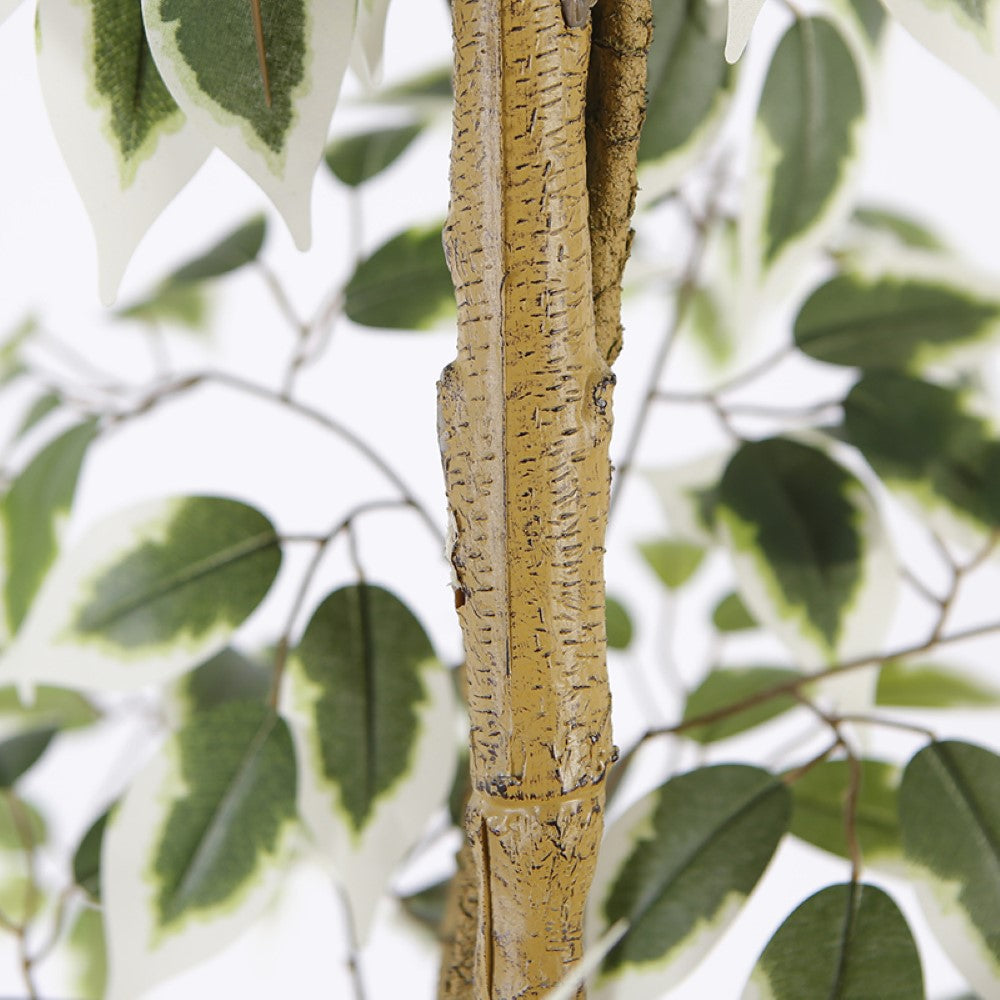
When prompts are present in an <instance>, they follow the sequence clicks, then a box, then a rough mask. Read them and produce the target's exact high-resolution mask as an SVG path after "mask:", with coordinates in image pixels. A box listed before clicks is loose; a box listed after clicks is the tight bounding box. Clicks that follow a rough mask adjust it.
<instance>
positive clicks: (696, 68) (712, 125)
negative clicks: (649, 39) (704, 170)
mask: <svg viewBox="0 0 1000 1000" xmlns="http://www.w3.org/2000/svg"><path fill="white" fill-rule="evenodd" d="M653 23H654V28H655V30H654V31H653V43H652V45H651V46H650V49H649V57H648V64H647V76H646V90H647V94H648V103H647V105H646V121H645V124H644V125H643V129H642V141H641V142H640V145H639V164H640V167H645V168H649V167H652V166H655V167H656V170H655V179H654V180H652V181H650V179H649V177H648V174H649V171H648V169H647V170H646V174H645V176H644V179H643V181H642V183H643V188H644V189H645V188H647V186H649V185H650V183H652V186H653V188H654V189H655V190H656V191H657V192H662V191H665V190H669V189H671V188H672V187H674V186H675V185H676V183H677V182H678V181H679V180H680V179H681V178H682V177H683V176H684V172H685V171H686V170H687V168H688V167H689V166H690V165H691V164H692V163H693V162H695V161H696V160H697V158H698V157H699V156H701V155H702V153H703V151H704V148H705V146H706V144H707V143H708V142H710V141H711V140H712V139H713V138H714V137H715V135H716V133H717V132H718V130H719V128H720V126H721V125H722V121H723V118H724V116H725V113H726V111H727V110H728V108H729V104H730V101H731V99H732V95H733V90H734V86H735V77H736V74H735V72H734V71H733V69H732V68H731V67H730V66H729V65H728V64H727V63H726V60H725V58H724V56H723V46H724V42H725V34H726V17H725V11H724V10H722V9H721V8H720V7H719V6H718V5H715V4H711V3H709V2H707V0H684V2H682V3H676V2H673V0H655V2H654V3H653Z"/></svg>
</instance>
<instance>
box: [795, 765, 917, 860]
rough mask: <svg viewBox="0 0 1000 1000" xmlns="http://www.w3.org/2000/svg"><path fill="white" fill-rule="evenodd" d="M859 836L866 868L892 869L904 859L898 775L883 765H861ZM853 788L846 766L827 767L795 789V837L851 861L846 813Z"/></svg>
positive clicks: (801, 780) (805, 776) (813, 771)
mask: <svg viewBox="0 0 1000 1000" xmlns="http://www.w3.org/2000/svg"><path fill="white" fill-rule="evenodd" d="M859 763H860V766H861V785H860V792H859V794H858V799H857V805H856V812H855V827H854V828H855V832H856V834H857V837H858V843H859V844H860V846H861V853H862V856H863V857H864V861H865V863H866V864H873V863H875V864H877V863H879V862H890V863H894V862H896V861H898V860H899V859H901V857H902V847H901V845H900V840H899V820H898V818H897V808H898V807H897V792H898V788H899V777H900V769H899V768H898V767H896V766H895V765H894V764H889V763H886V762H884V761H880V760H862V761H860V762H859ZM850 783H851V766H850V763H849V762H848V761H846V760H828V761H823V762H822V763H821V764H817V765H816V766H815V767H813V768H811V769H810V770H809V771H807V772H806V773H805V774H803V775H802V776H801V777H799V778H797V779H796V780H795V783H794V784H793V785H792V797H793V801H794V808H793V810H792V827H791V832H792V833H793V834H795V836H796V837H800V838H801V839H802V840H805V841H807V842H808V843H810V844H814V845H815V846H816V847H819V848H821V849H822V850H824V851H829V852H830V853H831V854H836V855H838V856H839V857H842V858H848V859H850V851H849V850H848V847H847V835H846V833H845V829H844V810H845V805H846V802H847V795H848V791H849V788H850Z"/></svg>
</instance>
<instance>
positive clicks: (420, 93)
mask: <svg viewBox="0 0 1000 1000" xmlns="http://www.w3.org/2000/svg"><path fill="white" fill-rule="evenodd" d="M451 99H452V91H451V66H450V65H444V66H438V67H436V68H434V69H431V70H427V71H426V72H423V73H419V74H418V75H416V76H413V77H410V78H409V79H408V80H404V81H403V82H402V83H397V84H394V85H393V86H391V87H386V88H385V89H384V90H380V91H379V92H378V93H377V94H376V95H375V96H374V98H373V100H375V101H377V102H379V103H383V104H394V103H402V104H413V103H415V102H418V101H425V100H435V101H448V102H450V101H451Z"/></svg>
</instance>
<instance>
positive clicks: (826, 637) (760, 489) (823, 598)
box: [719, 438, 864, 650]
mask: <svg viewBox="0 0 1000 1000" xmlns="http://www.w3.org/2000/svg"><path fill="white" fill-rule="evenodd" d="M861 494H863V489H862V487H861V484H860V483H859V482H858V481H857V479H855V477H854V476H853V475H852V474H851V473H850V472H848V471H847V469H845V468H843V467H842V466H840V465H838V464H837V463H835V462H833V461H832V460H831V459H830V458H828V457H827V456H826V455H825V454H823V453H822V452H821V451H818V450H816V449H815V448H811V447H808V446H807V445H804V444H799V443H798V442H796V441H791V440H787V439H784V438H771V439H769V440H766V441H757V442H752V443H749V444H744V445H743V446H742V447H741V448H740V450H739V451H738V452H737V453H736V455H735V456H734V457H733V459H732V461H730V463H729V466H728V467H727V469H726V472H725V474H724V475H723V478H722V483H721V486H720V491H719V495H720V502H721V511H720V513H721V516H722V518H723V520H724V521H725V523H726V526H727V528H728V529H729V532H730V534H731V539H732V545H733V548H734V550H735V552H736V553H737V554H739V555H747V556H749V557H750V558H751V559H752V560H753V561H754V566H755V570H756V572H757V573H758V574H759V575H760V576H761V578H762V579H763V581H764V587H765V590H766V597H767V599H768V600H769V602H770V603H772V604H773V606H774V607H775V610H776V612H777V614H778V615H779V616H780V617H781V618H782V619H791V620H794V621H795V622H796V625H797V626H798V627H799V628H800V629H801V630H802V631H804V632H808V633H810V634H812V636H813V637H814V638H815V639H816V640H818V641H819V643H820V644H821V645H822V646H823V647H825V648H826V649H828V650H832V649H835V648H836V646H837V643H838V641H839V639H840V638H841V632H842V629H843V627H844V621H845V619H846V617H847V614H848V612H849V611H850V609H851V608H852V606H853V604H854V602H855V601H856V599H857V594H858V591H859V589H860V587H861V585H862V582H863V581H862V565H863V559H864V537H863V536H862V533H861V525H860V523H859V522H860V517H859V510H858V506H857V503H858V500H857V497H858V496H859V495H861Z"/></svg>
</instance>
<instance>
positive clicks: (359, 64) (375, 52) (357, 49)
mask: <svg viewBox="0 0 1000 1000" xmlns="http://www.w3.org/2000/svg"><path fill="white" fill-rule="evenodd" d="M357 4H358V24H357V30H356V33H355V36H354V51H353V52H352V53H351V69H353V70H354V72H355V74H356V75H357V76H358V77H359V78H360V79H361V80H363V81H364V82H366V83H369V84H374V85H377V84H378V83H379V82H380V80H381V78H382V45H383V42H384V40H385V20H386V16H387V15H388V13H389V0H357Z"/></svg>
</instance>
